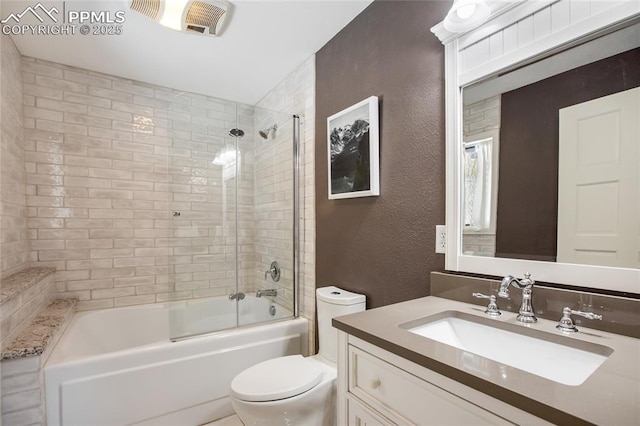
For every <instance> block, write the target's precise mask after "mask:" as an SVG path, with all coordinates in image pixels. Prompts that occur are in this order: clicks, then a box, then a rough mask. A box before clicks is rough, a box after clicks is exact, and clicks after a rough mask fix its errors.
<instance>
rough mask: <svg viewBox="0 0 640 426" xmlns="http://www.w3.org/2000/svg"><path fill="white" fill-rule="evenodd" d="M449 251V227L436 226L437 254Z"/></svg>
mask: <svg viewBox="0 0 640 426" xmlns="http://www.w3.org/2000/svg"><path fill="white" fill-rule="evenodd" d="M446 251H447V226H446V225H436V253H445V252H446Z"/></svg>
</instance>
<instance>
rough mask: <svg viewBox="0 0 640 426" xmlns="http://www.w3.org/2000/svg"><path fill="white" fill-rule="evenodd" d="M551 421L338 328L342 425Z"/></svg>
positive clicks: (539, 422) (339, 404) (339, 418)
mask: <svg viewBox="0 0 640 426" xmlns="http://www.w3.org/2000/svg"><path fill="white" fill-rule="evenodd" d="M523 423H526V424H548V423H547V422H545V421H544V420H542V419H540V418H538V417H535V416H533V415H531V414H529V413H526V412H524V411H522V410H519V409H517V408H515V407H513V406H510V405H508V404H505V403H503V402H501V401H499V400H497V399H495V398H492V397H489V396H487V395H485V394H483V393H482V392H479V391H477V390H475V389H472V388H470V387H468V386H465V385H462V384H460V383H458V382H456V381H454V380H451V379H449V378H447V377H445V376H443V375H441V374H438V373H435V372H433V371H431V370H429V369H427V368H425V367H422V366H420V365H418V364H415V363H413V362H411V361H408V360H406V359H404V358H402V357H399V356H397V355H395V354H393V353H391V352H388V351H386V350H384V349H381V348H379V347H377V346H375V345H372V344H370V343H368V342H365V341H364V340H361V339H359V338H357V337H355V336H351V335H348V334H346V333H344V332H339V359H338V424H345V425H349V426H364V425H410V424H416V425H443V424H448V425H455V424H458V425H467V424H473V425H509V424H523Z"/></svg>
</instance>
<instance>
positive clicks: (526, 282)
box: [498, 273, 538, 323]
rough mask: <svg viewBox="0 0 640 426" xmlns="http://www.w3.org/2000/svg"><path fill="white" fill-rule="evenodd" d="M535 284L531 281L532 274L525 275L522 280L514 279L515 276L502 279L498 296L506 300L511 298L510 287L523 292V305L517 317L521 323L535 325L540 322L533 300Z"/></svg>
mask: <svg viewBox="0 0 640 426" xmlns="http://www.w3.org/2000/svg"><path fill="white" fill-rule="evenodd" d="M534 283H535V281H534V280H532V279H531V274H530V273H526V274H524V278H522V279H520V280H519V279H517V278H514V277H513V275H507V276H506V277H504V278H503V279H502V282H501V283H500V290H499V291H498V296H500V297H502V298H505V299H508V298H509V286H510V285H511V286H513V287H515V288H519V289H520V290H522V304H521V305H520V310H519V311H518V316H517V317H516V319H517V320H518V321H520V322H524V323H533V322H536V321H538V318H536V313H535V312H534V310H533V302H532V300H531V295H532V293H533V284H534Z"/></svg>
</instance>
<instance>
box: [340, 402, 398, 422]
mask: <svg viewBox="0 0 640 426" xmlns="http://www.w3.org/2000/svg"><path fill="white" fill-rule="evenodd" d="M347 412H348V416H349V423H347V425H348V426H394V423H392V422H391V421H389V420H387V419H385V418H384V417H382V416H380V414H378V413H376V412H374V411H372V410H371V409H369V408H365V407H364V406H363V405H362V404H360V403H359V402H358V401H356V400H355V399H354V398H348V399H347Z"/></svg>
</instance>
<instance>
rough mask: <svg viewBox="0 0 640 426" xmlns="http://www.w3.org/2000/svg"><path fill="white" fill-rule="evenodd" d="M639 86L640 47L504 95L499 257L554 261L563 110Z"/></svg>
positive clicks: (498, 227)
mask: <svg viewBox="0 0 640 426" xmlns="http://www.w3.org/2000/svg"><path fill="white" fill-rule="evenodd" d="M638 86H640V48H637V49H633V50H630V51H628V52H625V53H621V54H619V55H615V56H612V57H610V58H606V59H603V60H601V61H597V62H594V63H591V64H588V65H584V66H582V67H579V68H576V69H574V70H571V71H567V72H565V73H562V74H559V75H556V76H554V77H551V78H547V79H545V80H542V81H539V82H537V83H534V84H530V85H528V86H525V87H522V88H520V89H516V90H513V91H511V92H507V93H504V94H503V95H502V112H501V116H502V117H501V122H502V126H501V128H500V169H499V170H500V171H499V174H500V176H499V182H498V213H497V224H496V256H498V257H510V258H513V257H515V258H521V259H534V260H548V261H555V259H556V253H557V243H556V240H557V225H556V223H557V218H558V144H559V133H558V128H559V112H558V111H559V110H560V109H561V108H565V107H568V106H571V105H575V104H579V103H581V102H585V101H588V100H591V99H596V98H600V97H602V96H607V95H611V94H613V93H618V92H621V91H623V90H628V89H633V88H634V87H638Z"/></svg>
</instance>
